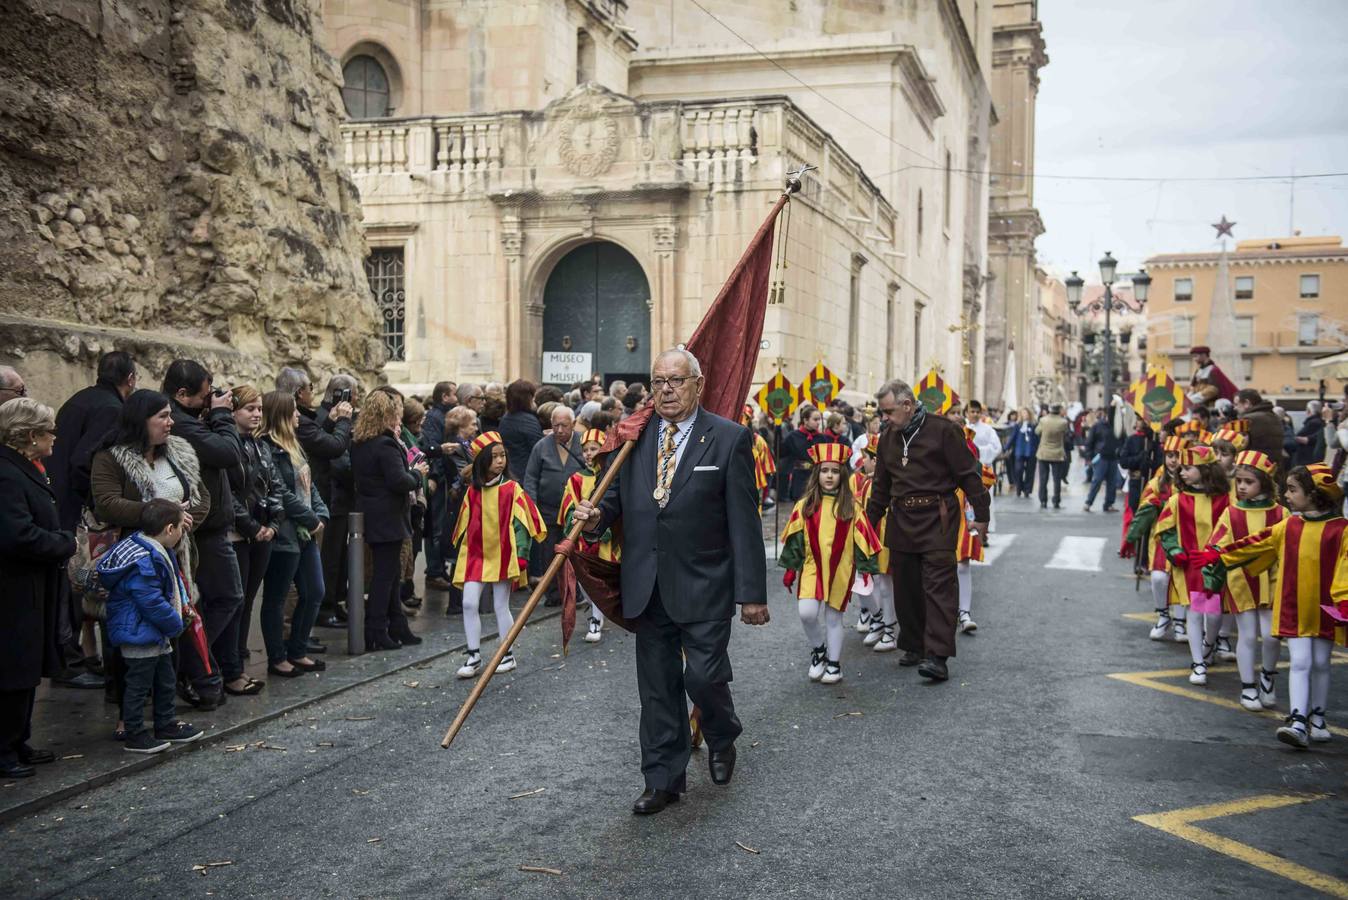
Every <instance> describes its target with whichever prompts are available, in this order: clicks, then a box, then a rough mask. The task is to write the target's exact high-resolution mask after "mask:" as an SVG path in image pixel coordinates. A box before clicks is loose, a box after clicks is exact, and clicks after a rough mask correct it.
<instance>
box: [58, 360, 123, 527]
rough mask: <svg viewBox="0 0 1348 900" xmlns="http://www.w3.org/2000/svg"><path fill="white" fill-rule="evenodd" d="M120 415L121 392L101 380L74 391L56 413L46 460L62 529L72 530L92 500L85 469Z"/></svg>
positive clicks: (90, 464)
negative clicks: (52, 437) (53, 441)
mask: <svg viewBox="0 0 1348 900" xmlns="http://www.w3.org/2000/svg"><path fill="white" fill-rule="evenodd" d="M121 415H122V395H121V394H119V393H117V388H116V387H114V386H113V385H110V384H105V383H103V382H99V383H98V384H95V385H94V386H93V387H87V388H84V389H83V390H81V391H78V392H77V393H76V394H75V395H74V396H73V397H71V398H70V399H69V400H67V401H66V402H65V404H64V405H63V406H62V407H61V411H60V412H58V413H57V414H56V446H55V447H54V448H53V450H52V455H51V457H50V458H49V459H48V460H47V474H48V475H49V476H50V477H51V487H52V492H53V493H55V494H56V506H57V509H58V510H59V511H60V513H61V528H62V529H64V530H66V531H74V529H75V526H76V525H77V524H78V523H79V520H80V511H81V510H82V509H83V508H84V507H85V506H87V505H89V504H90V502H92V498H91V497H90V495H89V470H90V469H91V468H93V462H94V454H95V453H96V452H98V451H99V450H101V449H102V448H103V439H104V438H105V437H107V435H108V432H109V431H112V430H113V429H114V428H116V427H117V420H118V419H119V418H121Z"/></svg>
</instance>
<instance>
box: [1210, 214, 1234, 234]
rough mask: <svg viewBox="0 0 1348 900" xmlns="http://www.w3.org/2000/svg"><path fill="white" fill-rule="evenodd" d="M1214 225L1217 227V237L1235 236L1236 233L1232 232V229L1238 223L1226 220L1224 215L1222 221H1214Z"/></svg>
mask: <svg viewBox="0 0 1348 900" xmlns="http://www.w3.org/2000/svg"><path fill="white" fill-rule="evenodd" d="M1212 227H1213V228H1216V229H1217V237H1223V236H1225V237H1229V238H1234V237H1235V235H1234V234H1232V233H1231V229H1232V228H1235V227H1236V223H1235V222H1228V221H1226V216H1225V215H1223V216H1222V220H1221V221H1220V222H1213V223H1212Z"/></svg>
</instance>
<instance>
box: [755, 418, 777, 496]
mask: <svg viewBox="0 0 1348 900" xmlns="http://www.w3.org/2000/svg"><path fill="white" fill-rule="evenodd" d="M753 435H754V484H755V485H756V486H757V487H758V491H759V493H760V494H761V493H762V492H763V488H765V487H767V486H768V482H769V481H770V480H771V479H772V476H773V475H776V474H777V460H775V459H773V458H772V451H771V450H770V449H768V442H767V441H765V440H763V435H761V434H759V433H758V432H757V431H755V432H754V433H753Z"/></svg>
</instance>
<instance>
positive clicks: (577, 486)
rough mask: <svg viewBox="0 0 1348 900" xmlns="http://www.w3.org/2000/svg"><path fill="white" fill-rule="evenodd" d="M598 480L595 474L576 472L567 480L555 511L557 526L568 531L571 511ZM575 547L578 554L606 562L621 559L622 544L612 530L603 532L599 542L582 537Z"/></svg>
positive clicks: (586, 496) (597, 474)
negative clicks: (577, 549)
mask: <svg viewBox="0 0 1348 900" xmlns="http://www.w3.org/2000/svg"><path fill="white" fill-rule="evenodd" d="M598 480H599V473H597V472H576V473H574V474H573V475H572V476H571V477H570V478H569V479H568V480H567V482H566V490H565V491H563V492H562V505H561V506H560V507H559V508H558V510H557V524H558V525H561V526H562V527H563V528H565V529H567V530H568V531H569V530H570V528H571V511H572V510H574V509H575V508H576V504H578V503H579V502H580V501H582V500H584V499H586V498H588V497H589V496H590V494H591V493H592V492H593V491H594V485H595V482H596V481H598ZM577 546H579V547H580V552H582V553H589V554H591V555H594V556H598V557H599V558H600V559H603V560H607V561H608V562H618V561H619V560H620V559H622V543H621V541H620V540H619V538H618V536H617V535H616V534H615V533H614V532H613V530H612V529H610V530H608V531H606V532H604V536H603V538H602V539H601V540H599V541H587V540H586V539H585V537H584V535H582V536H581V538H580V540H579V542H578V544H577Z"/></svg>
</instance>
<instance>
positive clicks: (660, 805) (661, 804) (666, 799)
mask: <svg viewBox="0 0 1348 900" xmlns="http://www.w3.org/2000/svg"><path fill="white" fill-rule="evenodd" d="M678 802H679V795H678V794H676V793H674V792H673V791H662V790H661V789H660V788H646V790H645V791H643V792H642V794H641V796H640V797H638V798H637V801H636V802H635V803H633V804H632V812H633V813H635V814H636V815H638V816H649V815H652V814H654V813H658V812H660V811H661V810H662V809H664V808H665V807H666V806H669V805H670V804H671V803H678Z"/></svg>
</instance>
